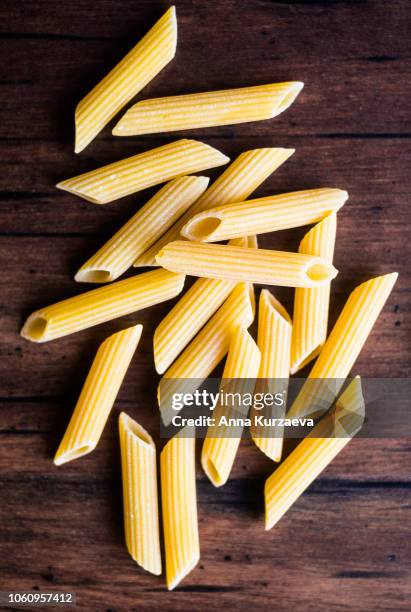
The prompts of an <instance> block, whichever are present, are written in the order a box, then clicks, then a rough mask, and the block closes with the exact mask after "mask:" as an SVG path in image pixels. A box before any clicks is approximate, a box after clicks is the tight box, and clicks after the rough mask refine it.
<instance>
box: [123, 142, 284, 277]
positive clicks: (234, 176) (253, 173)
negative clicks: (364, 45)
mask: <svg viewBox="0 0 411 612" xmlns="http://www.w3.org/2000/svg"><path fill="white" fill-rule="evenodd" d="M293 153H294V149H279V148H266V149H253V150H251V151H245V152H244V153H241V155H239V156H238V157H237V159H235V160H234V161H233V163H232V164H230V165H229V166H228V168H227V169H226V170H224V172H223V173H222V174H221V175H220V176H219V177H218V179H216V180H215V181H214V183H213V184H212V185H211V186H210V187H209V188H208V189H207V191H206V192H205V193H204V194H203V195H202V196H201V197H200V198H199V199H198V200H197V202H195V204H193V206H192V207H191V208H190V209H189V210H188V211H187V212H186V213H185V214H184V215H183V216H182V217H180V219H179V220H178V221H177V223H175V224H174V225H173V226H172V227H171V228H170V229H169V230H168V232H166V233H165V234H164V235H163V236H162V237H161V238H160V239H159V240H157V242H156V243H155V244H153V246H152V247H151V248H149V249H148V250H147V251H146V252H145V253H143V254H142V255H140V257H139V258H138V259H137V260H136V261H135V262H134V265H135V266H138V267H141V266H156V265H157V264H156V254H157V253H158V252H159V251H160V250H161V249H162V248H163V246H165V245H166V244H168V243H169V242H173V241H174V240H179V239H180V230H181V228H182V227H183V226H184V225H185V224H186V223H187V221H189V220H190V219H191V217H192V216H193V215H195V214H197V213H199V212H202V211H203V210H207V209H209V208H212V207H214V206H217V205H218V204H231V203H232V202H241V201H242V200H245V199H246V198H248V196H249V195H250V194H251V193H252V192H253V191H255V190H256V189H257V188H258V187H259V186H260V185H261V183H263V182H264V181H265V180H266V179H267V178H268V177H269V176H270V174H272V173H273V172H274V171H275V170H277V168H279V167H280V166H281V165H282V164H283V163H284V162H285V161H287V159H288V158H289V157H290V156H291V155H292V154H293Z"/></svg>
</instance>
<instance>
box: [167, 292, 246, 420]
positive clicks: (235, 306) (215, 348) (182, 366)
mask: <svg viewBox="0 0 411 612" xmlns="http://www.w3.org/2000/svg"><path fill="white" fill-rule="evenodd" d="M254 307H255V306H254V291H253V288H252V287H251V286H250V285H248V284H247V283H239V284H238V285H236V286H235V288H234V290H233V291H232V293H231V294H230V296H229V297H228V299H227V300H226V301H225V302H224V304H223V305H222V306H221V307H220V308H219V310H217V312H216V313H215V315H214V316H213V317H212V318H211V319H210V320H209V321H208V323H207V324H206V325H205V326H204V327H203V328H202V330H201V331H200V332H199V333H198V334H197V335H196V337H195V338H194V340H192V342H191V343H190V344H189V345H188V346H187V348H186V349H185V350H184V351H183V352H182V353H181V355H180V356H179V357H178V358H177V359H176V361H175V362H174V363H173V364H172V365H171V366H170V367H169V368H168V370H167V371H166V373H165V374H164V376H163V378H162V379H161V381H160V385H159V387H158V398H159V403H160V411H161V417H162V420H163V423H165V424H166V425H168V424H169V423H171V420H172V416H173V414H176V412H175V411H174V410H173V409H172V408H171V399H172V396H173V394H174V393H181V391H182V390H184V392H188V389H190V392H191V390H192V391H195V389H198V387H199V386H200V385H201V384H202V382H203V381H204V380H205V379H206V378H207V376H209V375H210V374H211V372H212V371H213V370H214V368H215V367H216V366H217V365H218V364H219V363H220V361H221V360H222V359H223V357H224V356H225V355H226V354H227V351H228V347H229V345H230V340H231V335H232V332H233V330H234V329H235V328H236V327H237V326H239V325H241V326H242V327H244V328H247V327H249V326H250V325H251V323H252V322H253V319H254ZM184 379H188V380H184Z"/></svg>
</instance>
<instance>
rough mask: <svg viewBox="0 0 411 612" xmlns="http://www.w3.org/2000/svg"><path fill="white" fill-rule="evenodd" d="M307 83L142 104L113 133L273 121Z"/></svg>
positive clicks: (174, 98) (248, 88) (183, 97)
mask: <svg viewBox="0 0 411 612" xmlns="http://www.w3.org/2000/svg"><path fill="white" fill-rule="evenodd" d="M303 87H304V83H300V82H298V81H290V82H288V83H273V84H270V85H257V86H255V87H241V88H238V89H225V90H222V91H209V92H205V93H197V94H188V95H183V96H169V97H166V98H153V99H151V100H141V101H140V102H137V103H136V104H134V106H132V107H131V108H130V109H129V110H128V111H127V112H126V113H125V114H124V115H123V117H122V118H121V119H120V121H119V122H118V123H117V125H116V126H115V128H114V129H113V135H114V136H135V135H138V134H155V133H158V132H175V131H177V130H190V129H194V128H201V127H203V128H204V127H213V126H217V125H233V124H235V123H246V122H249V121H261V120H262V119H272V118H273V117H276V116H277V115H279V114H280V113H282V112H283V111H285V110H286V109H287V108H288V107H289V106H291V104H292V103H293V102H294V100H295V99H296V97H297V96H298V94H299V93H300V91H301V90H302V88H303Z"/></svg>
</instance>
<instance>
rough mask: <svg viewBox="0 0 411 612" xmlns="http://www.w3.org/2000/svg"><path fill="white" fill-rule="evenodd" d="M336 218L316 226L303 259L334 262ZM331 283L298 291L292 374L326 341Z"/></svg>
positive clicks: (302, 249) (308, 236) (304, 244)
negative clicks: (306, 257) (320, 259)
mask: <svg viewBox="0 0 411 612" xmlns="http://www.w3.org/2000/svg"><path fill="white" fill-rule="evenodd" d="M336 231H337V215H336V214H335V213H332V214H331V215H328V217H326V218H325V219H324V220H323V221H321V222H320V223H317V225H315V226H314V227H313V228H312V229H311V230H310V231H309V232H308V233H307V234H306V235H305V236H304V238H303V240H302V241H301V243H300V247H299V249H298V252H299V253H304V255H317V256H318V257H322V258H323V259H326V260H327V261H329V262H330V263H331V262H332V260H333V255H334V245H335V234H336ZM330 287H331V285H330V283H329V284H328V285H325V286H324V287H319V288H318V289H305V288H301V287H300V288H298V289H296V290H295V297H294V313H293V333H292V337H291V374H295V373H296V372H298V370H301V369H302V368H303V367H304V366H306V365H307V363H309V362H310V361H312V360H313V359H314V358H315V357H317V355H318V354H319V352H320V351H321V349H322V347H323V346H324V343H325V340H326V338H327V326H328V308H329V304H330Z"/></svg>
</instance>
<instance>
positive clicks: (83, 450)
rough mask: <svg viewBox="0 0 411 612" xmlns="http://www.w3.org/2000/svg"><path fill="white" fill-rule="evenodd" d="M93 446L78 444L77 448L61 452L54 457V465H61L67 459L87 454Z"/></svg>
mask: <svg viewBox="0 0 411 612" xmlns="http://www.w3.org/2000/svg"><path fill="white" fill-rule="evenodd" d="M93 448H94V447H93V446H91V444H84V445H83V446H78V447H77V448H72V449H71V450H69V451H67V452H66V453H63V454H62V455H60V456H59V457H57V458H56V459H54V463H55V464H56V465H62V464H63V463H67V462H68V461H73V459H78V457H82V456H83V455H87V453H90V452H91V451H92V450H93Z"/></svg>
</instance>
